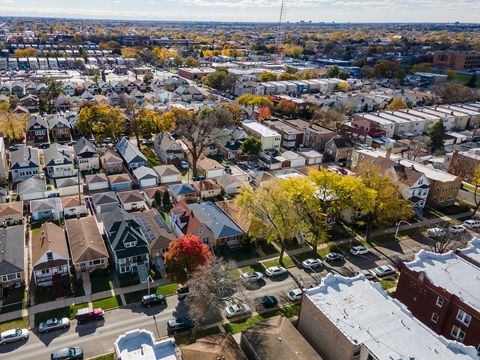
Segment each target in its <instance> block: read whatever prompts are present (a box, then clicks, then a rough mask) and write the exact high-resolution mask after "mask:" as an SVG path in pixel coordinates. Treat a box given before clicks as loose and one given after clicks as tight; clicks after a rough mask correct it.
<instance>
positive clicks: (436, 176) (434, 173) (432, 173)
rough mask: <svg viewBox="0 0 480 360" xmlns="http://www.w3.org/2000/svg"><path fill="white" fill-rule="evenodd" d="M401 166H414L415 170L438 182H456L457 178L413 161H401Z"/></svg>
mask: <svg viewBox="0 0 480 360" xmlns="http://www.w3.org/2000/svg"><path fill="white" fill-rule="evenodd" d="M400 164H402V165H404V166H407V167H409V166H413V167H414V168H415V170H417V171H420V172H422V173H424V174H425V176H426V177H427V178H429V179H433V180H438V181H444V182H445V181H455V180H456V179H457V176H455V175H452V174H449V173H447V172H445V171H442V170H438V169H434V168H433V167H431V166H427V165H422V164H419V163H416V162H413V161H411V160H407V159H402V160H400Z"/></svg>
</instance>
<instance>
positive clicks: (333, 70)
mask: <svg viewBox="0 0 480 360" xmlns="http://www.w3.org/2000/svg"><path fill="white" fill-rule="evenodd" d="M339 72H340V70H339V68H338V65H333V66H330V67H329V68H328V69H327V72H326V74H325V75H327V77H329V78H336V77H338V73H339Z"/></svg>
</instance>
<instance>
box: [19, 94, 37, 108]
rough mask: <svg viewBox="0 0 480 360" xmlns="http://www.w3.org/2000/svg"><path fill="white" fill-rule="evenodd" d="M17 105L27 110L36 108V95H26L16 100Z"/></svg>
mask: <svg viewBox="0 0 480 360" xmlns="http://www.w3.org/2000/svg"><path fill="white" fill-rule="evenodd" d="M18 105H19V107H22V108H25V109H27V110H28V112H34V111H37V110H38V96H35V95H31V94H29V95H27V96H25V97H23V98H21V99H20V100H18Z"/></svg>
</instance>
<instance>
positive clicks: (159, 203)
mask: <svg viewBox="0 0 480 360" xmlns="http://www.w3.org/2000/svg"><path fill="white" fill-rule="evenodd" d="M165 192H166V191H165ZM155 204H156V205H157V206H162V193H161V192H160V190H157V191H155Z"/></svg>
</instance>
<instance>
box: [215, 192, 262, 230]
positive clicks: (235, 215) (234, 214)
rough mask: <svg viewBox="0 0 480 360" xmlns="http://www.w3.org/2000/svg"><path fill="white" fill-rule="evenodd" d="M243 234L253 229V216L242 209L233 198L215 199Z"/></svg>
mask: <svg viewBox="0 0 480 360" xmlns="http://www.w3.org/2000/svg"><path fill="white" fill-rule="evenodd" d="M215 204H216V205H217V206H218V207H219V208H220V209H221V210H222V211H223V212H224V213H225V214H226V215H227V216H228V217H229V218H230V219H231V220H232V221H233V222H234V223H235V224H237V226H238V227H239V228H240V229H242V231H243V232H244V233H245V234H248V233H251V230H252V229H253V226H252V223H253V220H254V219H253V217H252V216H251V215H250V214H248V213H246V212H244V211H242V209H241V208H240V207H239V206H238V205H237V204H236V203H235V200H224V201H217V202H216V203H215Z"/></svg>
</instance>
